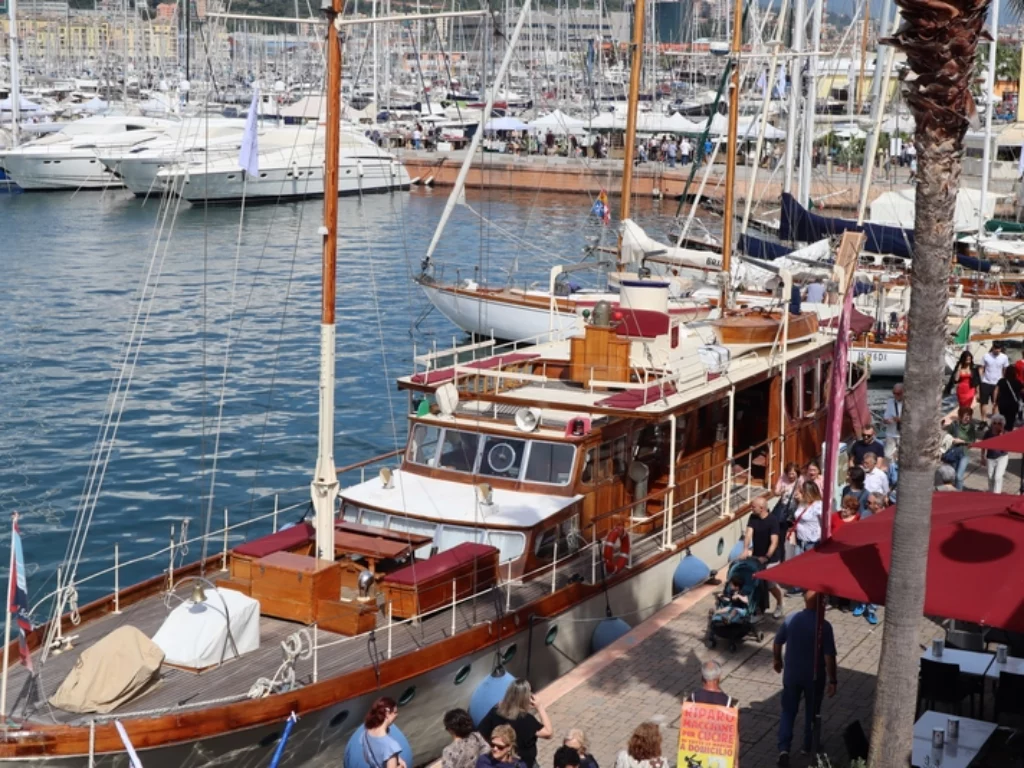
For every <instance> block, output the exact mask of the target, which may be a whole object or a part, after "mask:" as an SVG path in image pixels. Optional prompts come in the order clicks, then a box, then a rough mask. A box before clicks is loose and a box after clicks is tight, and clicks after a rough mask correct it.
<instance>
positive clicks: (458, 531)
mask: <svg viewBox="0 0 1024 768" xmlns="http://www.w3.org/2000/svg"><path fill="white" fill-rule="evenodd" d="M483 539H484V532H483V530H481V529H479V528H464V527H462V526H461V525H442V526H441V527H440V528H438V529H437V536H436V537H435V538H434V541H435V542H436V544H437V551H438V552H444V551H445V550H449V549H451V548H452V547H456V546H458V545H459V544H465V543H466V542H467V541H468V542H471V543H473V544H479V543H480V542H482V541H483Z"/></svg>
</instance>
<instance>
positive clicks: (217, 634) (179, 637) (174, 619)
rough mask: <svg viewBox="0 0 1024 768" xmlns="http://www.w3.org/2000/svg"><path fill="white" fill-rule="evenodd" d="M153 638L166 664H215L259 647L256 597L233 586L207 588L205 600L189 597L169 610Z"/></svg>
mask: <svg viewBox="0 0 1024 768" xmlns="http://www.w3.org/2000/svg"><path fill="white" fill-rule="evenodd" d="M229 623H230V626H231V632H230V635H229V634H228V625H229ZM153 642H154V643H156V644H157V645H158V646H160V649H161V650H162V651H163V652H164V655H165V657H166V661H167V663H168V664H174V665H175V666H178V667H188V668H189V669H206V668H207V667H215V666H217V665H218V664H220V663H221V662H223V661H227V660H228V659H232V658H234V657H235V656H241V655H242V654H245V653H249V652H250V651H255V650H256V649H257V648H259V647H260V604H259V601H257V600H253V599H252V598H251V597H248V596H246V595H243V594H242V593H241V592H236V591H235V590H233V589H207V590H206V601H205V602H202V603H193V602H192V601H191V600H189V601H188V602H184V603H182V604H181V605H179V606H178V607H177V608H175V609H174V610H173V611H171V613H170V615H168V617H167V618H166V619H164V623H163V624H162V625H161V627H160V629H159V630H157V633H156V634H155V635H153Z"/></svg>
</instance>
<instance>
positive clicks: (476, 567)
mask: <svg viewBox="0 0 1024 768" xmlns="http://www.w3.org/2000/svg"><path fill="white" fill-rule="evenodd" d="M497 579H498V550H497V549H496V548H495V547H491V546H488V545H487V544H474V543H472V542H468V541H467V542H463V543H462V544H459V545H457V546H455V547H452V548H451V549H449V550H447V551H445V552H441V553H440V554H437V555H434V556H433V557H429V558H427V559H426V560H421V561H420V562H418V563H417V562H414V563H410V564H409V565H407V566H406V567H404V568H400V569H399V570H397V571H394V572H392V573H389V574H388V575H387V576H385V577H384V578H383V579H382V580H381V581H380V585H379V588H380V590H381V591H382V592H383V593H384V596H385V599H386V600H387V601H389V602H390V603H391V612H392V616H394V617H395V618H400V619H410V618H412V617H414V616H421V615H423V614H425V613H430V612H431V611H436V610H438V609H440V608H444V607H445V606H446V605H451V602H452V587H453V582H454V587H455V596H454V597H455V599H456V600H458V599H461V598H463V597H469V596H470V595H472V594H474V593H476V592H480V591H481V590H485V589H488V588H490V587H491V586H493V585H494V584H495V583H497Z"/></svg>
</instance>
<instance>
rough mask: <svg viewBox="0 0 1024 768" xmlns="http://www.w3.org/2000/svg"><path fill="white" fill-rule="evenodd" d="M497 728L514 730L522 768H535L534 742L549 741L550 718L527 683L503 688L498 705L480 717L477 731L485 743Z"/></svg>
mask: <svg viewBox="0 0 1024 768" xmlns="http://www.w3.org/2000/svg"><path fill="white" fill-rule="evenodd" d="M534 711H536V713H537V714H536V716H534V714H533V713H534ZM498 725H510V726H512V728H513V729H514V730H515V732H516V745H517V748H518V751H519V756H520V757H521V758H522V760H523V762H524V763H526V768H533V766H534V765H536V764H537V739H550V738H551V737H552V736H553V735H554V733H555V730H554V728H552V727H551V718H549V717H548V713H547V712H546V711H545V710H544V707H543V706H542V705H541V703H540V702H538V701H537V698H536V697H535V696H534V695H533V692H532V690H531V689H530V683H529V681H527V680H516V681H515V682H513V683H512V684H511V685H510V686H509V687H508V688H506V689H505V695H504V696H503V697H502V699H501V701H499V702H498V703H497V704H495V705H494V706H493V707H492V708H491V711H490V712H488V713H487V714H486V715H484V719H483V720H481V721H480V726H479V728H478V729H477V730H479V731H480V735H482V736H483V737H484V738H485V739H490V738H491V732H492V731H493V730H494V728H495V727H496V726H498Z"/></svg>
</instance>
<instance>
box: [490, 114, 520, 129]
mask: <svg viewBox="0 0 1024 768" xmlns="http://www.w3.org/2000/svg"><path fill="white" fill-rule="evenodd" d="M527 128H529V126H528V125H527V124H526V123H524V122H523V121H522V120H519V119H518V118H515V117H496V118H494V119H493V120H488V121H487V123H486V124H485V125H484V130H485V131H525V130H526V129H527Z"/></svg>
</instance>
